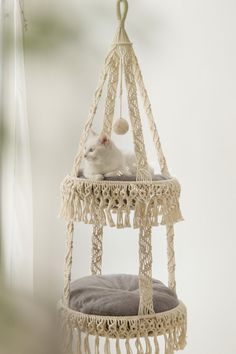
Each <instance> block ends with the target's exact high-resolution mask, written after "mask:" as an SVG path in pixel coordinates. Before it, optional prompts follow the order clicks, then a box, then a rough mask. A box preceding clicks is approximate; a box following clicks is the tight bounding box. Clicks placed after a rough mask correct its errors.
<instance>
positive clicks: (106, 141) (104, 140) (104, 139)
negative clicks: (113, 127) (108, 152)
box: [99, 134, 110, 145]
mask: <svg viewBox="0 0 236 354" xmlns="http://www.w3.org/2000/svg"><path fill="white" fill-rule="evenodd" d="M99 142H100V144H102V145H108V144H109V143H110V139H109V138H108V136H107V135H106V134H101V135H100V137H99Z"/></svg>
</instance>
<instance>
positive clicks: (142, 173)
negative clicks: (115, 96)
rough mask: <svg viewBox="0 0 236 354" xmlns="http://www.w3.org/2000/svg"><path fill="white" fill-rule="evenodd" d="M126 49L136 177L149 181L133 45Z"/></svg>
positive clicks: (126, 76) (126, 79)
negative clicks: (134, 69)
mask: <svg viewBox="0 0 236 354" xmlns="http://www.w3.org/2000/svg"><path fill="white" fill-rule="evenodd" d="M124 50H125V51H124V69H125V81H126V87H127V93H128V106H129V114H130V120H131V124H132V130H133V141H134V150H135V155H136V159H137V177H136V178H137V180H140V181H148V180H151V179H152V176H151V173H150V171H149V167H148V162H147V154H146V149H145V144H144V138H143V132H142V124H141V119H140V113H139V108H138V99H137V88H136V83H135V77H134V72H133V61H132V50H131V46H125V48H124Z"/></svg>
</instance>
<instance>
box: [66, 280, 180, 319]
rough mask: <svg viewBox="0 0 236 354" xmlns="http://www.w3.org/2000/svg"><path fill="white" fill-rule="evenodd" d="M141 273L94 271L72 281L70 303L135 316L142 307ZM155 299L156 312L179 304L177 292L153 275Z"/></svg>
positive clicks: (85, 310) (76, 307) (81, 308)
mask: <svg viewBox="0 0 236 354" xmlns="http://www.w3.org/2000/svg"><path fill="white" fill-rule="evenodd" d="M138 284H139V283H138V276H136V275H128V274H116V275H98V276H97V275H91V276H88V277H85V278H81V279H78V280H76V281H75V282H73V283H72V284H71V299H70V307H71V308H72V309H73V310H76V311H79V312H82V313H86V314H93V315H101V316H135V315H137V314H138V307H139V287H138ZM153 303H154V310H155V312H156V313H159V312H164V311H168V310H171V309H173V308H175V307H176V306H178V304H179V301H178V299H177V296H176V294H175V293H174V292H173V291H172V290H170V289H169V288H168V287H166V286H165V285H164V284H162V283H161V282H160V281H159V280H155V279H153Z"/></svg>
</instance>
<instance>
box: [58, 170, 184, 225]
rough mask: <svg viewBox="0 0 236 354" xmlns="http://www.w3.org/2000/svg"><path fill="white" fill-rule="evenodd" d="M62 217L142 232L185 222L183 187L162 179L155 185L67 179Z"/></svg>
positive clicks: (117, 179) (155, 179) (156, 179)
mask: <svg viewBox="0 0 236 354" xmlns="http://www.w3.org/2000/svg"><path fill="white" fill-rule="evenodd" d="M61 193H62V205H61V211H60V216H61V217H62V218H64V219H65V220H67V221H83V222H84V223H86V224H99V225H100V226H105V225H109V226H110V227H117V228H125V227H133V228H141V227H144V226H158V225H160V224H161V225H167V224H174V223H176V222H178V221H180V220H182V215H181V211H180V208H179V196H180V184H179V182H178V181H177V179H176V178H169V179H167V178H165V177H163V176H161V175H156V176H154V177H153V180H152V181H145V182H142V181H136V180H135V177H130V176H122V177H115V179H114V177H112V178H107V179H105V180H102V181H94V180H88V179H85V178H83V177H72V176H69V175H68V176H66V178H65V179H64V181H63V182H62V185H61Z"/></svg>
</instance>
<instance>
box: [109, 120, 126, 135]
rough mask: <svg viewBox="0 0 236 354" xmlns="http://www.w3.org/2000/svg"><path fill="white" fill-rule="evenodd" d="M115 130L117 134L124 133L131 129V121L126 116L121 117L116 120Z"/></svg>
mask: <svg viewBox="0 0 236 354" xmlns="http://www.w3.org/2000/svg"><path fill="white" fill-rule="evenodd" d="M113 130H114V132H115V133H116V134H117V135H124V134H126V133H127V132H128V130H129V123H128V122H127V120H125V119H124V118H119V119H118V120H117V121H116V122H115V124H114V127H113Z"/></svg>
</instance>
